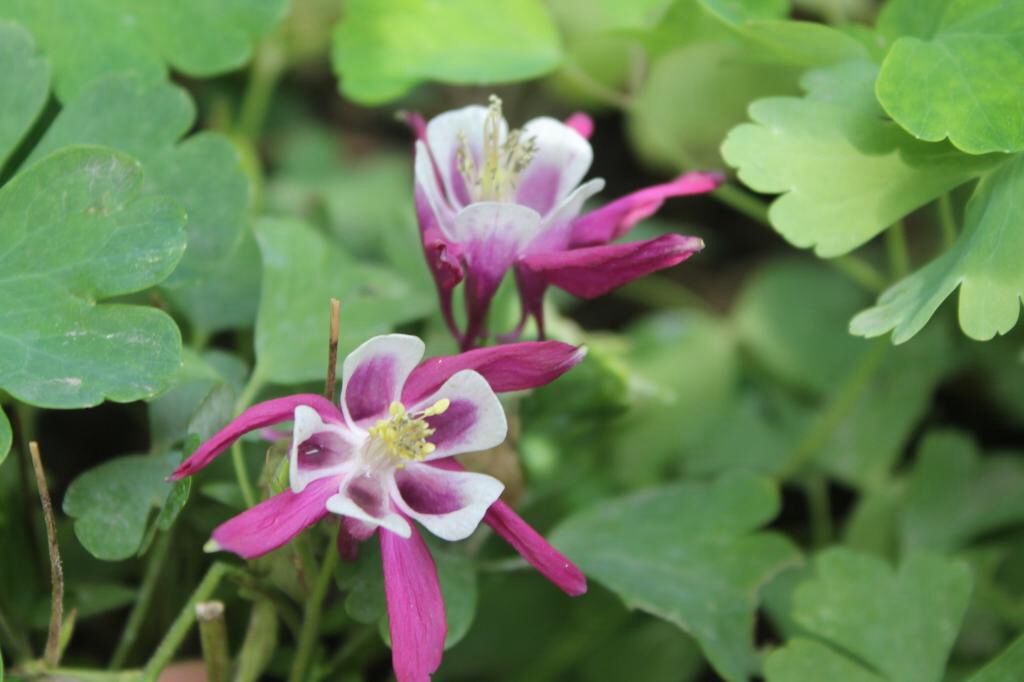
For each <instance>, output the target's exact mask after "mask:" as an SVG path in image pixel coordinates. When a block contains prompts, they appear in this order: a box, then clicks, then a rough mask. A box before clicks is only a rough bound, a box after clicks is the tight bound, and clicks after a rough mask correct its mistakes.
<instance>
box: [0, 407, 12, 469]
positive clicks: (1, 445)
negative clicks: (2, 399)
mask: <svg viewBox="0 0 1024 682" xmlns="http://www.w3.org/2000/svg"><path fill="white" fill-rule="evenodd" d="M11 439H12V435H11V423H10V422H9V421H7V415H6V414H4V410H3V408H2V407H0V464H3V463H4V460H5V459H7V453H9V452H10V451H11Z"/></svg>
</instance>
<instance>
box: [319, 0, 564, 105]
mask: <svg viewBox="0 0 1024 682" xmlns="http://www.w3.org/2000/svg"><path fill="white" fill-rule="evenodd" d="M560 60H561V48H560V45H559V39H558V33H557V31H556V30H555V26H554V23H553V22H552V21H551V17H550V16H549V15H548V12H547V9H546V8H545V7H544V4H543V3H541V2H539V0H506V1H505V2H497V3H491V2H488V3H480V2H476V1H475V0H448V1H447V2H431V1H429V0H392V1H391V2H378V1H377V0H352V1H351V2H348V3H346V5H345V15H344V17H343V18H342V20H341V21H340V22H339V23H338V26H337V29H336V31H335V34H334V49H333V62H334V70H335V72H336V73H337V74H338V76H339V77H340V78H341V90H342V92H343V93H344V94H345V95H346V96H347V97H350V98H352V99H354V100H356V101H358V102H362V103H364V104H381V103H384V102H387V101H389V100H393V99H397V98H398V97H401V96H402V95H404V94H405V93H406V92H408V91H409V90H410V89H411V88H412V87H413V86H415V85H417V84H418V83H420V82H422V81H426V80H439V81H443V82H446V83H456V84H460V85H472V84H478V83H479V84H486V83H503V82H509V81H517V80H523V79H526V78H534V77H536V76H540V75H543V74H544V73H547V72H549V71H551V70H552V69H553V68H555V67H556V66H557V65H558V63H559V61H560Z"/></svg>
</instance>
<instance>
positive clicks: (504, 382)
mask: <svg viewBox="0 0 1024 682" xmlns="http://www.w3.org/2000/svg"><path fill="white" fill-rule="evenodd" d="M585 355H586V349H585V348H581V347H577V346H572V345H569V344H568V343H562V342H561V341H527V342H523V343H508V344H504V345H500V346H491V347H490V348H478V349H476V350H471V351H468V352H465V353H459V354H458V355H446V356H442V357H437V358H428V359H427V360H424V361H423V363H422V364H420V365H419V366H418V367H416V369H414V370H413V371H412V374H410V375H409V379H408V380H407V381H406V382H405V389H404V390H403V391H402V402H403V403H405V404H406V405H414V404H419V403H423V402H428V401H427V400H426V398H427V396H428V395H430V394H431V393H434V392H436V391H437V390H438V389H439V388H440V387H441V385H442V384H444V382H446V381H448V379H450V378H451V377H452V376H453V375H454V374H456V373H457V372H460V371H462V370H467V369H471V370H474V371H475V372H477V373H479V374H480V375H481V376H483V378H484V379H486V380H487V383H488V384H489V385H490V387H491V390H493V391H494V392H496V393H505V392H508V391H522V390H525V389H528V388H536V387H537V386H543V385H545V384H548V383H551V382H552V381H554V380H555V379H557V378H558V377H560V376H562V375H563V374H565V373H566V372H568V371H569V370H570V369H572V368H573V367H575V366H576V365H578V364H579V363H580V361H581V360H582V359H583V357H584V356H585Z"/></svg>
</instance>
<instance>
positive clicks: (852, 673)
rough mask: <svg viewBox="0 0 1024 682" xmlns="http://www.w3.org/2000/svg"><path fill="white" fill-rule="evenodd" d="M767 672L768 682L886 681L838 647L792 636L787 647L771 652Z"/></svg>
mask: <svg viewBox="0 0 1024 682" xmlns="http://www.w3.org/2000/svg"><path fill="white" fill-rule="evenodd" d="M764 672H765V679H766V680H767V681H768V682H810V680H836V681H837V682H838V681H840V680H841V681H842V682H886V680H885V678H884V677H879V676H878V675H876V674H874V673H873V672H871V671H869V670H867V669H865V668H864V667H863V666H861V665H860V664H858V663H855V662H854V661H852V660H850V659H849V658H847V657H846V656H844V655H842V654H841V653H839V652H837V651H836V650H835V649H832V648H831V647H829V646H827V645H825V644H822V643H821V642H816V641H814V640H810V639H804V638H802V637H798V638H796V639H792V640H790V641H789V642H788V643H787V644H786V646H784V647H782V648H781V649H777V650H776V651H774V652H772V654H771V655H770V656H768V658H767V660H765V663H764ZM894 682H895V681H894Z"/></svg>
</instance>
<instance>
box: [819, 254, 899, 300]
mask: <svg viewBox="0 0 1024 682" xmlns="http://www.w3.org/2000/svg"><path fill="white" fill-rule="evenodd" d="M825 262H826V263H828V264H829V265H831V266H832V267H833V268H835V269H836V270H838V271H839V272H841V273H842V274H844V275H846V276H847V277H849V278H850V279H851V280H853V281H854V282H856V283H857V284H859V285H860V286H862V287H864V288H865V289H867V290H868V291H870V292H871V293H873V294H878V293H881V292H882V291H883V290H884V289H885V285H886V280H885V276H884V275H883V274H882V273H881V272H879V271H878V269H877V268H875V267H874V266H873V265H871V263H868V262H867V261H866V260H864V259H863V258H859V257H857V256H854V255H853V254H846V255H845V256H839V257H838V258H829V259H826V260H825Z"/></svg>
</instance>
